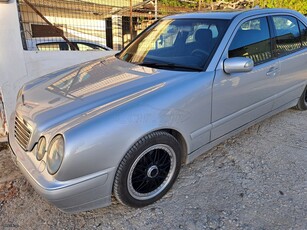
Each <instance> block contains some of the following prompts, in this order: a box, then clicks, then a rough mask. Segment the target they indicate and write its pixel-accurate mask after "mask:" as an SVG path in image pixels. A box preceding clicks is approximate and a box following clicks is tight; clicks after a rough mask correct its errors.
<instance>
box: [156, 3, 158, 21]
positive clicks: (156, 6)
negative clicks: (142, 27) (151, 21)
mask: <svg viewBox="0 0 307 230" xmlns="http://www.w3.org/2000/svg"><path fill="white" fill-rule="evenodd" d="M157 20H158V0H155V21H157Z"/></svg>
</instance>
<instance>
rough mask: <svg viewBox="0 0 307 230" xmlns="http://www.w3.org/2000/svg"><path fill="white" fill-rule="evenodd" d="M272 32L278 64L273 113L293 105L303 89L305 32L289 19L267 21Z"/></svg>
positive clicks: (306, 59)
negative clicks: (285, 106) (274, 110)
mask: <svg viewBox="0 0 307 230" xmlns="http://www.w3.org/2000/svg"><path fill="white" fill-rule="evenodd" d="M271 22H272V23H271V24H272V30H273V32H274V53H275V55H276V56H277V57H278V60H279V62H280V75H279V76H278V78H277V80H278V81H277V82H276V86H275V87H277V88H278V89H277V90H278V94H277V96H276V100H275V103H274V106H273V109H278V108H279V107H282V106H284V105H287V104H289V105H291V104H293V103H294V104H296V101H297V100H298V98H299V97H300V96H301V94H302V92H303V90H304V88H305V86H306V79H307V73H306V66H307V44H306V40H307V28H306V25H304V24H303V23H302V22H301V21H299V20H298V19H297V18H295V17H294V16H290V15H275V16H272V17H271Z"/></svg>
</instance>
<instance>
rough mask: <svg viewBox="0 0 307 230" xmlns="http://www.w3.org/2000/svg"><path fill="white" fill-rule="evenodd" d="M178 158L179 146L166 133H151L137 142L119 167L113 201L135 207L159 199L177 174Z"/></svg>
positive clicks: (180, 153) (179, 159) (178, 168)
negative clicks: (114, 199)
mask: <svg viewBox="0 0 307 230" xmlns="http://www.w3.org/2000/svg"><path fill="white" fill-rule="evenodd" d="M181 155H182V150H181V147H180V144H179V143H178V141H177V140H176V139H175V138H174V137H173V136H172V135H171V134H169V133H167V132H164V131H157V132H153V133H151V134H148V135H146V136H145V137H143V138H142V139H140V140H139V141H138V142H137V143H136V144H134V145H133V146H132V147H131V149H130V150H129V151H128V152H127V153H126V155H125V156H124V158H123V159H122V161H121V162H120V164H119V166H118V169H117V172H116V175H115V179H114V185H113V192H114V195H115V197H116V199H117V200H118V201H119V202H121V203H122V204H124V205H127V206H130V207H135V208H138V207H144V206H146V205H149V204H152V203H154V202H155V201H157V200H159V199H160V198H161V197H163V196H164V195H165V194H166V193H167V191H168V190H169V189H170V188H171V187H172V185H173V184H174V182H175V180H176V178H177V176H178V174H179V171H180V167H181Z"/></svg>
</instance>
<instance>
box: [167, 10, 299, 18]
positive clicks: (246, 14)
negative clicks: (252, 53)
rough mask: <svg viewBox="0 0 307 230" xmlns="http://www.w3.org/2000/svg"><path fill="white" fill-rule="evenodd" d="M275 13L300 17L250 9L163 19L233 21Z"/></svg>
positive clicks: (174, 16)
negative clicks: (240, 17) (238, 17)
mask: <svg viewBox="0 0 307 230" xmlns="http://www.w3.org/2000/svg"><path fill="white" fill-rule="evenodd" d="M276 13H287V14H289V13H290V14H295V15H300V13H298V12H296V11H294V10H289V9H268V8H265V9H256V8H255V9H251V10H239V11H220V12H217V11H215V12H197V13H184V14H176V15H171V16H168V17H165V19H202V18H205V19H226V20H227V19H228V20H231V19H234V18H235V17H237V16H239V15H240V16H242V17H249V16H254V15H260V14H276Z"/></svg>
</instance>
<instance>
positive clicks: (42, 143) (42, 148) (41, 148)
mask: <svg viewBox="0 0 307 230" xmlns="http://www.w3.org/2000/svg"><path fill="white" fill-rule="evenodd" d="M45 152H46V138H45V137H41V138H40V139H39V141H38V144H37V152H36V159H37V160H38V161H41V160H42V159H43V157H44V156H45Z"/></svg>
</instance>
